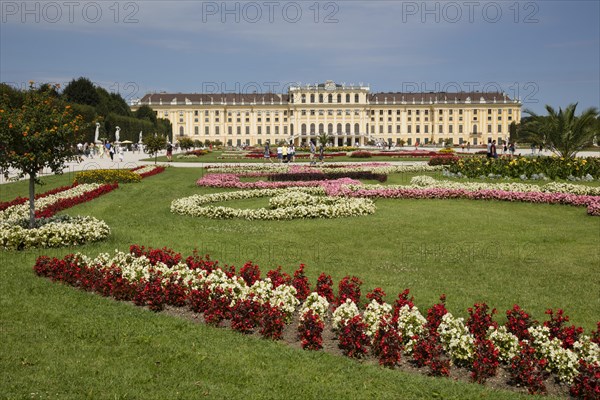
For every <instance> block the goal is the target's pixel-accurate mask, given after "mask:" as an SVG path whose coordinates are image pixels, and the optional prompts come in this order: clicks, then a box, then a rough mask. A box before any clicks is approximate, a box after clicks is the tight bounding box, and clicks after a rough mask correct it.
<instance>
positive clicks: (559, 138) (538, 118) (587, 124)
mask: <svg viewBox="0 0 600 400" xmlns="http://www.w3.org/2000/svg"><path fill="white" fill-rule="evenodd" d="M576 109H577V103H575V104H569V105H568V106H567V108H565V109H564V110H563V109H562V108H559V109H558V112H556V110H554V108H552V107H551V106H549V105H546V111H548V115H547V116H542V115H537V114H536V113H534V112H533V111H529V110H525V112H526V113H527V114H530V115H531V117H530V119H529V120H528V121H527V122H526V123H525V124H523V127H522V131H521V134H522V135H523V136H524V138H525V139H527V140H530V141H532V142H533V143H539V144H542V145H544V146H545V147H546V148H548V149H549V150H550V151H552V152H553V153H555V154H557V155H559V156H561V157H565V158H571V157H575V155H576V154H577V152H579V151H581V150H583V149H584V148H585V147H586V146H589V145H590V144H591V143H592V141H593V138H594V136H595V135H598V125H597V124H596V118H597V117H598V110H597V109H596V108H593V107H591V108H588V109H587V110H585V111H584V112H583V113H582V114H581V115H579V116H577V115H575V110H576Z"/></svg>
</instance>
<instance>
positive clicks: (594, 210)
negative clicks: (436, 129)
mask: <svg viewBox="0 0 600 400" xmlns="http://www.w3.org/2000/svg"><path fill="white" fill-rule="evenodd" d="M326 193H327V194H328V195H330V196H349V197H367V198H383V199H469V200H500V201H520V202H527V203H538V204H540V203H541V204H566V205H572V206H587V207H588V210H587V211H588V214H589V215H593V216H600V197H599V196H586V195H575V194H568V193H543V192H509V191H505V190H474V191H469V190H464V189H440V188H431V189H351V188H348V187H344V186H335V185H330V186H327V187H326Z"/></svg>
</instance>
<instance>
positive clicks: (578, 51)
mask: <svg viewBox="0 0 600 400" xmlns="http://www.w3.org/2000/svg"><path fill="white" fill-rule="evenodd" d="M79 76H85V77H88V78H90V79H91V80H92V81H94V82H96V83H97V84H99V85H101V86H103V87H105V88H106V89H108V90H112V91H119V92H120V93H121V94H122V95H123V97H125V98H126V99H132V98H136V97H141V96H143V95H144V94H145V93H147V92H150V91H167V92H216V91H219V92H220V91H225V92H239V91H241V92H252V91H254V90H258V91H268V90H270V89H271V90H273V91H275V92H282V91H285V88H286V87H287V86H288V85H290V84H291V83H298V82H299V83H304V84H306V83H316V82H324V81H325V80H329V79H330V80H334V81H336V82H338V83H342V82H344V83H347V84H349V83H355V84H358V83H363V84H369V85H370V86H371V89H372V91H374V92H380V91H404V92H410V91H412V92H414V91H438V90H446V91H456V90H465V91H466V90H470V89H473V90H480V91H482V90H492V91H495V90H503V91H505V92H506V93H508V94H509V95H510V96H512V97H520V98H521V99H522V101H523V103H524V106H525V108H530V109H532V110H534V111H537V112H543V106H544V105H545V104H551V105H553V106H555V107H559V106H566V105H567V104H569V103H571V102H579V104H580V107H581V108H585V107H600V2H598V1H547V0H544V1H516V0H512V1H469V0H465V1H462V0H461V1H440V2H437V1H427V2H425V1H371V0H369V1H347V0H344V1H322V2H315V1H312V0H311V1H268V0H264V1H262V0H261V1H254V2H243V1H168V2H167V1H122V2H116V1H112V0H111V1H95V2H89V1H72V2H66V1H65V2H63V1H56V2H53V1H50V2H48V1H43V2H27V3H23V2H21V1H4V0H2V1H1V2H0V80H1V81H3V82H9V83H11V84H13V85H15V86H19V87H24V86H26V84H27V82H28V81H29V80H34V81H36V82H59V83H61V84H64V83H67V82H68V81H70V80H71V79H73V78H77V77H79Z"/></svg>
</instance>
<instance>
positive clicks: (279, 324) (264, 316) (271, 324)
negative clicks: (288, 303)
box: [260, 303, 286, 340]
mask: <svg viewBox="0 0 600 400" xmlns="http://www.w3.org/2000/svg"><path fill="white" fill-rule="evenodd" d="M285 317H286V315H285V312H284V311H283V310H281V309H280V308H279V307H273V306H271V305H270V304H269V303H265V304H263V306H262V312H261V316H260V334H261V335H262V336H263V337H264V338H266V339H273V340H279V339H281V336H282V334H283V328H284V327H285Z"/></svg>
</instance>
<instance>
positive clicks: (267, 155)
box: [264, 143, 273, 164]
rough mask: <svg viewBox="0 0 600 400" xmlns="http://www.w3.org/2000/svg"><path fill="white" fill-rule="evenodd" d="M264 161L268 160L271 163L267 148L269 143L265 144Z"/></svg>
mask: <svg viewBox="0 0 600 400" xmlns="http://www.w3.org/2000/svg"><path fill="white" fill-rule="evenodd" d="M264 156H265V161H266V160H269V161H270V162H271V164H273V160H271V149H270V148H269V143H267V144H265V155H264Z"/></svg>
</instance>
